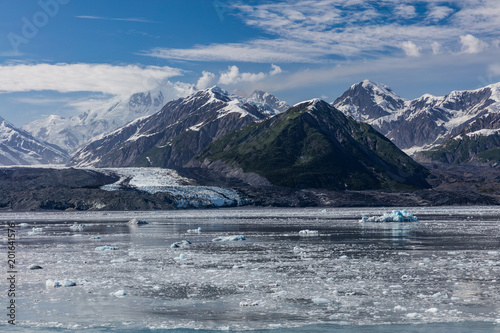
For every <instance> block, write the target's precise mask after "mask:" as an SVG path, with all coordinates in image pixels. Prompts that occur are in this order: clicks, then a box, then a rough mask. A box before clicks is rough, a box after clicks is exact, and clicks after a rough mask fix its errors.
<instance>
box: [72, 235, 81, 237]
mask: <svg viewBox="0 0 500 333" xmlns="http://www.w3.org/2000/svg"><path fill="white" fill-rule="evenodd" d="M73 237H83V235H82V234H75V235H73Z"/></svg>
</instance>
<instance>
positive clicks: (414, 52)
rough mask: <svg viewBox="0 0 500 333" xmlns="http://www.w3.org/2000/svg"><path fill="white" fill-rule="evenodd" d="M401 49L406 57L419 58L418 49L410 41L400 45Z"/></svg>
mask: <svg viewBox="0 0 500 333" xmlns="http://www.w3.org/2000/svg"><path fill="white" fill-rule="evenodd" d="M401 48H402V49H403V51H404V52H405V54H406V55H407V56H408V57H420V47H418V46H417V45H415V43H413V42H412V41H409V40H407V41H405V42H402V43H401Z"/></svg>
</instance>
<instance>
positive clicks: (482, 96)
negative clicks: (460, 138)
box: [332, 80, 500, 154]
mask: <svg viewBox="0 0 500 333" xmlns="http://www.w3.org/2000/svg"><path fill="white" fill-rule="evenodd" d="M332 104H333V105H334V106H335V107H336V108H337V109H339V110H340V111H342V112H343V113H345V114H346V115H349V116H352V117H353V118H354V119H356V120H361V121H364V122H367V123H369V124H370V125H372V126H373V127H375V128H376V129H377V130H378V131H379V132H380V133H382V134H384V135H385V136H387V137H388V138H389V139H391V140H392V141H393V142H394V143H395V144H396V145H397V146H398V147H399V148H401V149H403V150H405V151H406V152H407V153H410V154H412V153H415V152H417V151H422V150H428V149H430V148H432V147H436V146H437V145H439V144H442V143H443V142H445V141H446V140H448V139H451V138H453V137H454V136H456V135H458V134H459V133H460V132H461V131H462V130H464V129H465V128H467V126H468V125H470V124H472V123H474V122H475V123H476V124H477V126H475V127H474V128H476V130H481V129H495V128H492V127H491V126H494V123H492V122H487V121H481V119H483V118H485V117H490V116H491V115H492V114H498V113H500V83H497V84H492V85H489V86H486V87H483V88H480V89H476V90H464V91H453V92H451V93H450V94H448V95H446V96H441V97H437V96H432V95H429V94H426V95H423V96H422V97H420V98H417V99H414V100H405V99H403V98H401V97H399V96H398V95H397V94H395V93H394V92H393V91H392V90H391V89H390V88H389V87H387V86H385V85H383V84H377V83H374V82H371V81H368V80H365V81H363V82H360V83H358V84H355V85H353V86H351V87H350V88H349V89H348V90H347V91H346V92H345V93H344V94H343V95H342V96H341V97H339V98H338V99H337V100H335V101H334V102H333V103H332ZM479 124H480V125H479ZM478 126H479V127H478ZM462 134H467V133H462Z"/></svg>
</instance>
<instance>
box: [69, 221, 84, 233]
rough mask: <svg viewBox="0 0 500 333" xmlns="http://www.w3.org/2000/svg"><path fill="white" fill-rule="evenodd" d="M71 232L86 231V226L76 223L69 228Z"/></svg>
mask: <svg viewBox="0 0 500 333" xmlns="http://www.w3.org/2000/svg"><path fill="white" fill-rule="evenodd" d="M69 228H70V230H73V231H83V229H85V225H83V224H77V223H76V222H75V223H74V224H73V225H72V226H70V227H69Z"/></svg>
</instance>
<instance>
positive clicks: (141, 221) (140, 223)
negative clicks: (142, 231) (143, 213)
mask: <svg viewBox="0 0 500 333" xmlns="http://www.w3.org/2000/svg"><path fill="white" fill-rule="evenodd" d="M128 224H130V225H144V224H149V222H146V221H143V220H138V219H132V220H130V221H128Z"/></svg>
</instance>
